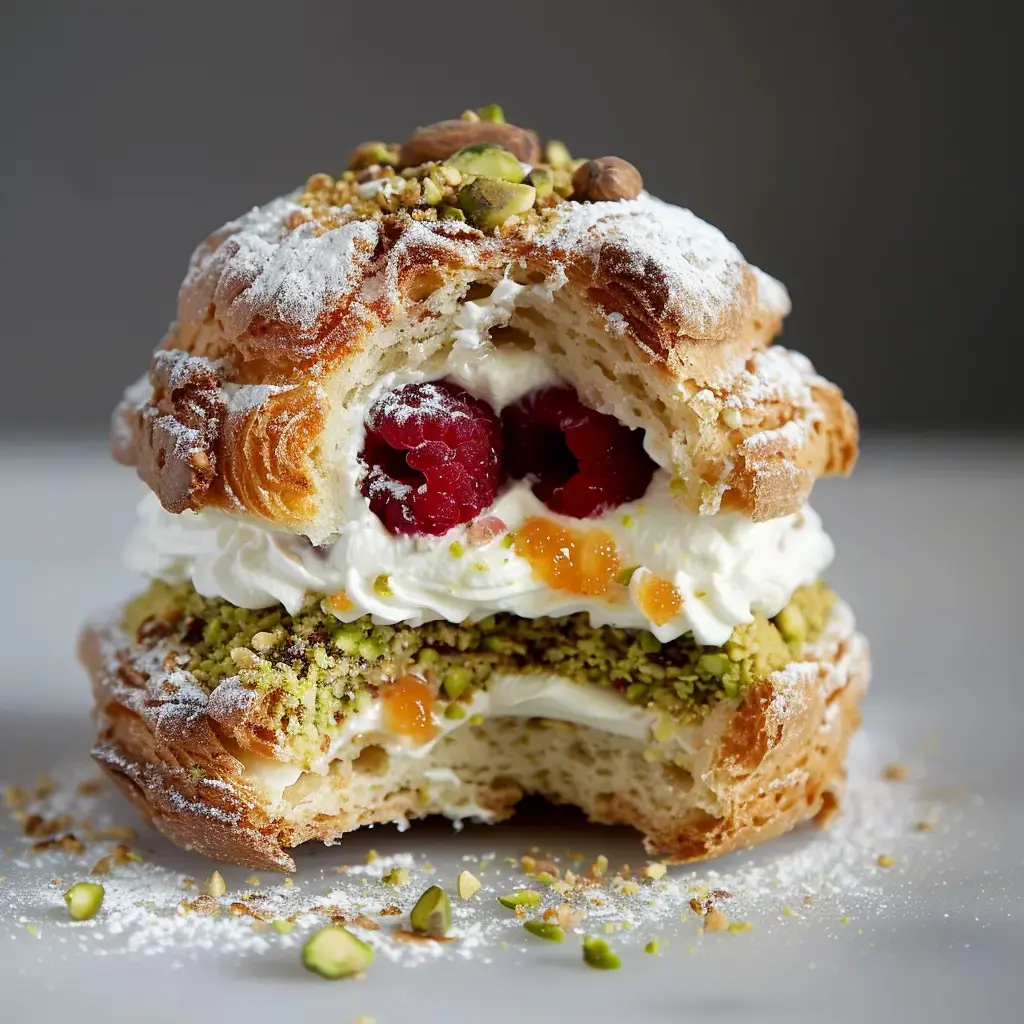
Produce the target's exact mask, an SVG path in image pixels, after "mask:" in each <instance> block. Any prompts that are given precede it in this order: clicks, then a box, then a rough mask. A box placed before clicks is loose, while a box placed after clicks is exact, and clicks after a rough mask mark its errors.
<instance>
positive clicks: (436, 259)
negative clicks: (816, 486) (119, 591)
mask: <svg viewBox="0 0 1024 1024" xmlns="http://www.w3.org/2000/svg"><path fill="white" fill-rule="evenodd" d="M486 116H495V115H494V114H493V112H491V114H489V115H486ZM788 311H789V300H788V296H787V294H786V291H785V289H784V288H783V286H782V285H781V284H779V283H778V282H777V281H775V280H773V279H772V278H771V277H769V276H768V275H767V274H765V273H763V272H762V271H760V270H758V269H757V268H756V267H753V266H751V265H750V264H748V263H747V262H746V261H745V260H744V258H743V256H742V255H741V254H740V252H739V251H738V250H737V249H736V248H735V246H733V245H732V244H731V243H730V242H729V241H728V240H727V239H726V238H725V237H724V236H723V235H722V233H721V232H719V231H718V230H717V229H716V228H714V227H712V226H710V225H709V224H706V223H705V222H704V221H702V220H700V219H699V218H698V217H696V216H695V215H694V214H692V213H691V212H689V211H688V210H684V209H680V208H678V207H675V206H671V205H669V204H666V203H664V202H661V201H660V200H658V199H656V198H654V197H652V196H650V195H648V194H647V193H646V192H644V191H643V190H642V183H641V179H640V175H639V173H638V171H637V170H636V168H634V167H633V166H632V165H630V164H629V163H627V162H626V161H625V160H620V159H619V158H617V157H606V158H601V159H597V160H588V161H579V160H573V159H572V158H571V157H570V155H569V153H568V152H567V150H566V149H565V147H564V146H563V145H562V144H560V143H557V142H552V143H549V144H548V145H547V146H544V147H542V146H541V144H540V143H539V141H538V139H537V137H536V135H535V134H534V133H533V132H530V131H526V130H524V129H521V128H517V127H515V126H513V125H509V124H506V123H504V122H503V121H500V120H488V119H479V117H478V118H477V119H475V120H474V119H460V120H454V121H443V122H439V123H437V124H434V125H430V126H427V127H425V128H421V129H418V130H417V131H416V132H415V133H414V134H413V136H412V137H411V138H410V139H409V140H408V141H407V142H406V143H405V144H404V145H402V146H400V147H399V146H390V145H387V144H384V143H365V144H363V145H362V146H360V147H358V149H357V150H356V151H355V153H354V154H353V157H352V160H351V165H350V169H349V170H347V171H345V172H344V173H342V174H341V175H340V177H338V178H334V177H331V176H329V175H326V174H316V175H314V176H313V177H311V178H310V179H309V180H308V181H307V182H306V184H305V186H303V187H302V188H300V189H298V190H296V191H295V192H293V193H292V194H291V195H288V196H285V197H282V198H279V199H276V200H274V201H272V202H270V203H268V204H266V205H265V206H261V207H257V208H254V209H253V210H251V211H250V212H249V213H247V214H245V215H244V216H242V217H241V218H239V219H237V220H234V221H231V222H230V223H228V224H226V225H225V226H224V227H222V228H221V229H220V230H218V231H216V232H214V233H213V234H212V235H211V236H210V237H209V238H207V239H206V241H204V242H203V243H202V244H201V245H200V246H199V248H198V249H197V250H196V251H195V253H194V255H193V257H192V259H191V263H190V266H189V269H188V273H187V275H186V278H185V281H184V284H183V285H182V288H181V292H180V295H179V300H178V309H177V319H176V321H175V322H174V323H173V324H172V326H171V328H170V330H169V332H168V334H167V336H166V338H165V339H164V340H163V342H162V343H161V345H160V347H159V348H158V350H157V351H156V353H155V355H154V356H153V359H152V362H151V364H150V368H149V372H148V375H147V376H146V377H145V378H144V379H142V380H141V381H139V382H138V383H137V384H136V385H134V386H133V387H131V388H130V389H129V390H128V391H127V392H126V395H125V398H124V400H123V401H122V403H121V405H120V406H119V408H118V410H117V413H116V415H115V420H114V428H113V447H114V452H115V455H116V456H117V458H118V459H119V460H120V461H122V462H125V463H129V464H133V465H135V466H136V467H137V470H138V473H139V475H140V476H141V477H142V479H143V480H144V481H145V482H146V483H147V484H148V485H149V487H150V488H151V489H152V490H153V492H154V493H155V494H156V496H157V498H158V499H159V502H160V504H161V505H162V506H163V508H164V509H165V510H167V511H168V512H171V513H178V512H182V511H184V510H193V511H199V510H202V509H216V510H220V511H222V512H226V513H229V514H232V515H240V516H244V517H246V518H247V519H255V520H258V521H265V522H266V523H267V524H268V525H269V526H271V527H273V528H274V529H280V530H283V531H288V532H291V533H294V534H297V535H302V536H305V537H306V538H308V539H309V541H310V542H311V543H312V544H314V545H320V544H323V543H324V542H327V541H330V540H331V539H332V538H335V537H337V536H338V534H339V531H341V530H342V528H343V527H344V524H345V523H346V522H348V521H350V520H351V519H352V517H353V503H355V502H357V501H363V500H364V497H365V496H364V495H363V494H362V493H361V485H360V483H359V481H358V480H353V479H352V471H351V463H352V452H353V448H357V447H358V446H359V445H360V444H361V443H362V436H361V424H359V423H356V422H353V417H352V415H351V410H353V409H354V408H359V409H362V410H364V411H365V410H366V408H367V407H368V400H369V398H370V397H371V396H372V395H373V394H374V393H375V390H376V392H379V385H380V382H381V380H382V379H386V378H389V377H390V378H391V379H393V380H396V381H397V380H401V381H403V382H410V381H411V382H416V381H421V382H431V381H438V380H455V381H456V382H457V383H459V384H460V385H462V386H463V387H465V388H466V389H467V390H468V391H469V392H470V393H472V394H475V395H479V397H482V398H484V399H486V400H488V401H489V402H490V403H491V405H492V406H493V407H494V408H495V411H496V412H498V413H500V412H501V402H502V400H503V399H504V398H507V397H508V396H507V395H501V394H497V393H495V390H494V387H495V385H494V384H493V382H491V384H490V385H488V384H487V383H486V382H484V383H483V384H481V382H480V381H474V380H473V379H472V375H473V374H472V365H473V364H474V363H477V362H479V360H480V358H481V356H483V355H493V356H494V362H495V364H499V365H500V364H502V363H503V362H504V363H506V364H507V365H508V370H509V373H512V374H513V375H514V374H515V373H518V372H519V370H520V368H521V366H526V365H527V364H530V366H531V367H532V369H527V370H526V371H524V372H527V373H535V374H537V375H538V376H537V380H538V382H540V383H545V382H546V381H547V377H546V376H545V374H547V375H548V376H549V377H550V379H552V380H555V379H557V380H558V381H560V382H562V383H563V384H565V385H567V386H569V387H571V388H572V389H574V390H575V392H576V395H577V396H578V398H579V400H580V401H581V402H582V403H583V404H584V405H585V406H586V407H587V408H589V409H593V410H597V411H598V412H600V413H603V414H607V415H610V416H613V417H615V419H617V420H618V421H619V423H620V424H622V425H624V426H625V427H627V428H630V429H632V430H636V429H642V430H643V431H644V435H643V437H644V449H645V452H646V454H647V456H649V457H650V459H652V460H653V462H654V463H655V464H656V466H657V468H658V470H659V472H660V473H662V474H663V475H664V479H665V482H666V485H667V486H668V487H669V488H670V491H671V494H672V497H673V500H674V501H675V502H676V503H677V504H678V505H679V506H680V508H682V509H685V510H689V511H691V512H696V513H699V514H700V515H702V516H706V515H713V514H715V513H719V512H739V513H742V514H743V515H744V516H745V517H747V518H749V519H750V520H752V521H755V522H762V521H766V520H771V519H774V518H777V517H782V516H786V515H789V514H792V513H794V512H795V511H797V510H798V509H799V508H800V507H801V506H802V504H803V502H804V501H805V499H806V497H807V495H808V493H809V491H810V489H811V486H812V484H813V482H814V481H815V479H817V478H818V477H820V476H824V475H829V474H845V473H847V472H848V471H849V470H850V469H851V467H852V465H853V462H854V461H855V458H856V450H857V426H856V419H855V416H854V413H853V411H852V410H851V408H850V406H849V405H848V404H847V403H846V402H845V401H844V400H843V398H842V394H841V392H840V391H839V390H838V388H836V387H835V386H834V385H833V384H831V383H829V382H828V381H826V380H824V379H823V378H822V377H820V376H819V375H817V374H816V373H815V372H814V370H813V368H812V367H811V365H810V363H809V362H808V361H807V359H806V358H804V357H803V356H801V355H799V354H798V353H795V352H791V351H788V350H786V349H784V348H782V347H781V346H777V345H773V344H772V342H773V339H774V338H775V336H776V335H777V334H778V332H779V330H780V328H781V324H782V320H783V318H784V317H785V315H786V314H787V312H788ZM519 355H522V359H520V360H518V362H517V360H516V357H517V356H519ZM520 364H521V365H520ZM460 370H461V371H462V372H461V373H460ZM497 376H498V377H499V378H500V377H502V376H503V375H502V374H497ZM474 384H476V385H479V386H476V387H474ZM481 388H483V391H484V392H485V393H483V394H480V392H481ZM488 388H489V393H486V392H488ZM498 390H499V391H500V381H499V387H498Z"/></svg>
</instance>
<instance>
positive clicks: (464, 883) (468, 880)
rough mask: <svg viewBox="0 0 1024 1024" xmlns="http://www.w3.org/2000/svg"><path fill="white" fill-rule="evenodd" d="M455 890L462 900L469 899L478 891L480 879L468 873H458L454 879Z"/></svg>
mask: <svg viewBox="0 0 1024 1024" xmlns="http://www.w3.org/2000/svg"><path fill="white" fill-rule="evenodd" d="M455 888H456V890H457V891H458V894H459V896H461V897H462V899H464V900H468V899H471V898H472V897H473V896H475V895H476V894H477V893H478V892H479V891H480V879H479V878H477V877H476V875H474V874H473V873H472V872H470V871H460V872H459V877H458V878H456V879H455Z"/></svg>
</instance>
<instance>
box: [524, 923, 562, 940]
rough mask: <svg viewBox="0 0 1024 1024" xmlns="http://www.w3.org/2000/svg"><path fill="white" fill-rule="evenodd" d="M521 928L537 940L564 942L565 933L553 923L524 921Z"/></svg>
mask: <svg viewBox="0 0 1024 1024" xmlns="http://www.w3.org/2000/svg"><path fill="white" fill-rule="evenodd" d="M523 927H524V928H525V929H526V930H527V931H528V932H529V933H530V934H531V935H536V936H537V938H538V939H546V940H547V941H548V942H564V941H565V932H563V931H562V929H561V928H560V927H559V926H558V925H557V924H555V922H554V921H526V922H525V923H524V924H523Z"/></svg>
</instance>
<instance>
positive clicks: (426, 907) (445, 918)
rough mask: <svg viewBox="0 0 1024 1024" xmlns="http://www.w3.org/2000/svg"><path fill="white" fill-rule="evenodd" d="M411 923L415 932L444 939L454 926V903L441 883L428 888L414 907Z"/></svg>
mask: <svg viewBox="0 0 1024 1024" xmlns="http://www.w3.org/2000/svg"><path fill="white" fill-rule="evenodd" d="M409 924H410V925H412V930H413V931H414V932H422V933H423V934H424V935H429V936H430V937H431V938H432V939H443V938H444V937H445V935H447V934H448V930H449V929H450V928H451V926H452V905H451V903H450V902H449V901H448V894H447V893H446V892H445V891H444V889H442V888H441V887H440V886H439V885H432V886H431V887H430V888H429V889H427V891H426V892H425V893H424V894H423V895H422V896H421V897H420V898H419V899H418V900H417V901H416V906H414V907H413V908H412V911H411V913H410V914H409Z"/></svg>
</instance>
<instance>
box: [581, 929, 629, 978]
mask: <svg viewBox="0 0 1024 1024" xmlns="http://www.w3.org/2000/svg"><path fill="white" fill-rule="evenodd" d="M583 962H584V963H585V964H586V965H587V966H588V967H595V968H597V970H599V971H615V970H618V968H620V967H621V966H622V961H621V960H620V959H619V958H618V957H617V956H616V955H615V954H614V953H613V952H612V948H611V946H609V945H608V943H607V942H606V941H605V940H604V939H599V938H597V936H595V935H584V936H583Z"/></svg>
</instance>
